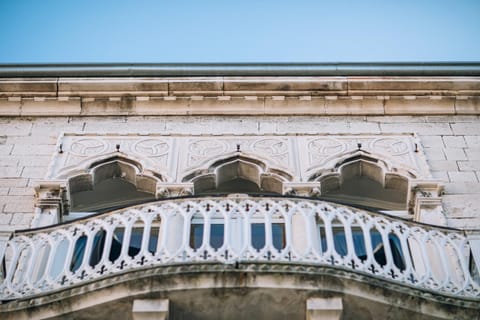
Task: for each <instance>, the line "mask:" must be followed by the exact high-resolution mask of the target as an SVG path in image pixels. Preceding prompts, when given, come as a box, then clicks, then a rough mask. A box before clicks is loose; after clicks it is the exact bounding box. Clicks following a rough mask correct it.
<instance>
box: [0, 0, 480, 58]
mask: <svg viewBox="0 0 480 320" xmlns="http://www.w3.org/2000/svg"><path fill="white" fill-rule="evenodd" d="M355 61H378V62H387V61H407V62H408V61H480V0H396V1H393V0H379V1H373V0H357V1H354V0H351V1H345V0H338V1H336V0H330V1H322V0H317V1H302V0H297V1H281V0H276V1H275V0H271V1H270V0H265V1H262V0H257V1H249V0H237V1H228V0H224V1H208V0H204V1H200V0H197V1H193V0H192V1H181V0H176V1H173V0H171V1H161V0H157V1H153V0H151V1H147V0H145V1H141V0H138V1H134V0H129V1H127V0H125V1H123V0H76V1H74V0H30V1H29V0H0V63H27V62H29V63H30V62H41V63H45V62H52V63H56V62H57V63H60V62H355Z"/></svg>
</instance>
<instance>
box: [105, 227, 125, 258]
mask: <svg viewBox="0 0 480 320" xmlns="http://www.w3.org/2000/svg"><path fill="white" fill-rule="evenodd" d="M124 231H125V229H124V228H115V230H114V231H113V239H112V246H111V248H110V255H109V257H108V259H109V260H110V261H112V262H114V261H115V260H117V259H118V257H120V254H121V253H122V243H123V234H124Z"/></svg>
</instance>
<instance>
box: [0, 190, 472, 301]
mask: <svg viewBox="0 0 480 320" xmlns="http://www.w3.org/2000/svg"><path fill="white" fill-rule="evenodd" d="M469 256H470V245H469V243H468V241H467V239H466V238H465V236H464V235H463V233H462V232H460V231H456V230H448V229H442V228H435V227H431V226H425V225H419V224H415V223H411V222H407V221H402V220H397V219H394V218H391V217H387V216H384V215H380V214H375V213H371V212H368V211H364V210H359V209H355V208H351V207H347V206H342V205H338V204H333V203H329V202H323V201H318V200H309V199H299V198H268V197H262V198H251V197H223V198H213V197H203V198H184V199H169V200H163V201H158V202H154V203H148V204H144V205H140V206H135V207H130V208H125V209H121V210H118V211H114V212H110V213H105V214H102V215H98V216H93V217H89V218H86V219H83V220H80V221H74V222H71V223H68V224H63V225H58V226H53V227H50V228H44V229H41V230H34V231H23V232H19V233H16V234H15V235H14V236H13V237H12V238H11V239H10V240H9V242H8V243H7V247H6V250H5V257H3V258H4V266H5V271H4V273H5V274H4V277H3V281H2V283H1V285H0V299H1V300H9V299H17V298H22V297H28V296H32V295H38V294H43V293H48V292H50V291H53V290H57V289H61V288H65V287H68V286H72V285H75V284H80V283H83V282H86V281H91V280H95V279H99V278H104V277H105V276H109V275H115V274H119V273H122V272H125V271H130V270H135V269H138V268H145V267H149V266H150V267H155V266H164V265H172V264H194V263H205V262H217V263H236V262H239V263H242V262H273V263H287V264H297V265H298V264H307V265H316V266H335V267H339V268H344V269H347V270H352V272H359V273H364V274H365V273H366V274H369V275H372V276H374V277H378V278H383V279H387V280H390V281H394V282H396V283H402V284H407V285H409V286H411V287H412V286H413V287H416V288H419V289H427V290H431V291H434V292H438V293H441V294H447V295H455V296H460V297H479V296H480V287H479V284H478V283H477V282H476V281H475V280H474V279H473V278H475V276H473V273H472V274H471V272H470V269H471V265H470V264H469ZM477 280H478V279H477Z"/></svg>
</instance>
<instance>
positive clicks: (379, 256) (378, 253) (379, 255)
mask: <svg viewBox="0 0 480 320" xmlns="http://www.w3.org/2000/svg"><path fill="white" fill-rule="evenodd" d="M370 240H371V241H372V250H373V256H374V257H375V260H376V261H377V263H378V264H379V265H381V266H382V267H383V266H384V265H386V264H387V257H386V256H385V248H384V246H383V241H382V235H381V234H380V232H378V231H377V230H376V229H372V230H370Z"/></svg>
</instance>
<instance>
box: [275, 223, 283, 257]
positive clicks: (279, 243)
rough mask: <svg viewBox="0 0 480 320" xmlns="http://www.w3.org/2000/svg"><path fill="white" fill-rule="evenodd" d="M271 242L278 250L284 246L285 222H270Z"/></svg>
mask: <svg viewBox="0 0 480 320" xmlns="http://www.w3.org/2000/svg"><path fill="white" fill-rule="evenodd" d="M272 242H273V246H274V248H275V249H277V250H278V251H280V250H282V249H283V248H285V224H284V223H272Z"/></svg>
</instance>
